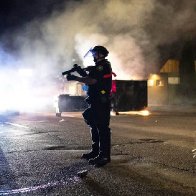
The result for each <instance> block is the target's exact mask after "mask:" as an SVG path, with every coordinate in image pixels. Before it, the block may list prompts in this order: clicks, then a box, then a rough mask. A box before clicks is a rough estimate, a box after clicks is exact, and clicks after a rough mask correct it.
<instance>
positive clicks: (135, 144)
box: [0, 111, 196, 196]
mask: <svg viewBox="0 0 196 196" xmlns="http://www.w3.org/2000/svg"><path fill="white" fill-rule="evenodd" d="M111 128H112V162H111V163H109V164H108V165H106V166H104V167H102V168H94V167H93V166H89V165H88V163H87V162H86V161H84V160H81V159H80V156H81V154H82V153H84V152H86V151H88V149H89V148H90V144H91V143H90V135H89V130H88V127H87V126H86V125H85V124H84V122H83V119H82V118H81V114H80V113H64V114H63V116H62V117H55V114H46V113H45V114H31V115H30V114H22V115H19V116H4V117H2V116H1V121H0V195H36V196H37V195H38V196H43V195H51V196H54V195H60V196H61V195H71V196H74V195H85V196H91V195H93V196H98V195H104V196H109V195H111V196H115V195H116V196H123V195H127V196H128V195H130V196H132V195H135V196H143V195H144V196H148V195H153V196H159V195H161V196H170V195H171V196H180V195H186V196H188V195H195V193H196V180H195V179H196V178H195V159H196V158H193V157H194V151H193V150H194V149H195V148H196V145H195V144H196V142H195V130H196V129H195V128H196V113H195V112H189V113H188V112H179V111H178V112H177V111H176V112H167V111H164V112H161V111H160V112H153V113H152V114H151V115H149V116H140V115H138V114H123V115H118V116H112V117H111ZM82 170H88V174H87V176H86V177H84V178H80V177H79V176H78V175H77V173H78V172H79V171H82Z"/></svg>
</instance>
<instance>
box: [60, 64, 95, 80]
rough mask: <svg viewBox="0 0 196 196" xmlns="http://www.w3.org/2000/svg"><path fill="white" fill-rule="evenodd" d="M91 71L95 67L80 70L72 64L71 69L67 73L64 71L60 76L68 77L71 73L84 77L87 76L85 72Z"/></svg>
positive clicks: (76, 65)
mask: <svg viewBox="0 0 196 196" xmlns="http://www.w3.org/2000/svg"><path fill="white" fill-rule="evenodd" d="M93 69H95V66H88V67H86V68H81V67H80V66H79V65H78V64H74V65H73V68H71V69H70V70H68V71H64V72H62V75H63V76H64V75H70V74H71V73H73V72H75V71H76V72H78V73H79V74H80V75H81V76H82V77H86V76H87V73H86V72H90V71H92V70H93Z"/></svg>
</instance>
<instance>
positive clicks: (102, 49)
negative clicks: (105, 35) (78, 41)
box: [90, 46, 109, 57]
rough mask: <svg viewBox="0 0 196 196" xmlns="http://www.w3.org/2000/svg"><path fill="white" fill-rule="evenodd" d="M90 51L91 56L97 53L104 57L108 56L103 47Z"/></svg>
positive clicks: (96, 47)
mask: <svg viewBox="0 0 196 196" xmlns="http://www.w3.org/2000/svg"><path fill="white" fill-rule="evenodd" d="M90 51H91V53H92V54H95V53H99V54H102V55H103V56H104V57H106V56H108V54H109V52H108V50H107V49H106V48H105V47H104V46H95V47H94V48H93V49H91V50H90Z"/></svg>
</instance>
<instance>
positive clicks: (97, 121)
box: [67, 46, 112, 167]
mask: <svg viewBox="0 0 196 196" xmlns="http://www.w3.org/2000/svg"><path fill="white" fill-rule="evenodd" d="M90 52H91V53H92V55H93V58H94V62H95V66H91V67H89V69H88V67H87V69H86V70H87V71H88V74H87V76H86V77H78V76H75V75H68V76H67V80H68V81H69V80H75V81H79V82H82V83H85V84H86V85H88V91H87V95H88V97H87V99H86V101H87V103H88V105H89V107H88V108H87V109H86V110H85V111H84V112H83V117H84V120H85V122H86V123H87V124H88V125H89V127H90V130H91V139H92V150H91V151H90V152H89V153H87V154H83V155H82V158H83V159H86V160H88V162H89V164H92V165H95V166H97V167H101V166H104V165H105V164H107V163H109V162H110V161H111V157H110V155H111V132H110V128H109V124H110V110H111V106H110V105H111V100H110V95H111V86H112V68H111V64H110V62H109V61H108V60H107V59H105V58H106V57H107V55H108V54H109V52H108V50H107V49H106V48H105V47H103V46H95V47H94V48H93V49H91V50H90Z"/></svg>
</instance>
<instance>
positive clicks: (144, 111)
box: [119, 110, 151, 116]
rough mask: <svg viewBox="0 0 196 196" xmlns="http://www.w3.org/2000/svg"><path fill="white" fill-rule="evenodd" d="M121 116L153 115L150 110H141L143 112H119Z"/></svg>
mask: <svg viewBox="0 0 196 196" xmlns="http://www.w3.org/2000/svg"><path fill="white" fill-rule="evenodd" d="M119 114H127V115H139V116H149V115H150V114H151V113H150V112H149V111H148V110H141V111H127V112H119Z"/></svg>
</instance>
